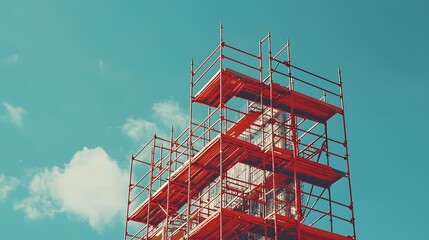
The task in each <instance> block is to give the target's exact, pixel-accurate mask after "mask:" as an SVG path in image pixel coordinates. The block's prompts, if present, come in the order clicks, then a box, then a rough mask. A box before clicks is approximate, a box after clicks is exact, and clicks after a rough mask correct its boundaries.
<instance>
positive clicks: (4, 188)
mask: <svg viewBox="0 0 429 240" xmlns="http://www.w3.org/2000/svg"><path fill="white" fill-rule="evenodd" d="M18 184H19V180H18V179H17V178H15V177H6V176H5V175H4V174H0V200H5V199H6V197H7V196H8V195H9V193H10V192H11V191H13V190H14V189H15V188H16V186H18Z"/></svg>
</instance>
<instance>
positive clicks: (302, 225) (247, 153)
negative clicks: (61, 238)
mask: <svg viewBox="0 0 429 240" xmlns="http://www.w3.org/2000/svg"><path fill="white" fill-rule="evenodd" d="M265 45H267V47H268V59H267V62H264V58H263V51H262V50H263V47H264V46H265ZM217 54H218V55H217ZM284 55H286V60H283V59H282V58H283V57H284ZM233 56H234V57H233ZM240 56H245V57H244V59H247V60H243V59H242V58H240ZM249 58H250V59H254V60H255V61H254V62H253V63H255V62H257V65H256V66H254V65H252V63H250V62H251V61H250V62H248V60H249ZM229 64H231V65H232V66H233V67H234V69H237V70H240V71H236V70H232V69H231V68H228V67H226V66H229ZM274 65H275V66H274ZM216 66H218V67H219V68H218V69H217V71H216V69H215V68H216ZM265 68H267V69H265ZM292 69H293V70H294V74H292ZM210 73H211V74H213V75H211V76H210V75H209V74H210ZM252 75H254V76H256V77H257V78H259V79H257V78H253V77H252ZM307 78H308V79H307ZM339 78H340V79H339V83H336V82H334V81H332V80H329V79H328V78H324V77H321V76H319V75H317V74H314V73H311V72H310V71H307V70H304V69H302V68H300V67H297V66H295V65H292V64H291V59H290V43H289V41H288V43H287V44H286V45H285V46H284V47H282V48H281V49H280V51H279V52H277V53H275V54H272V46H271V35H270V34H268V35H267V36H266V37H264V38H263V39H262V40H261V41H260V42H259V54H258V55H256V54H253V53H250V52H247V51H244V50H241V49H239V48H236V47H233V46H231V45H229V44H226V43H225V42H224V41H223V36H222V27H221V31H220V42H219V45H218V46H217V47H216V48H215V50H214V51H213V52H212V53H211V54H210V55H209V56H208V57H207V58H206V59H205V60H204V61H203V62H202V64H201V65H199V66H198V67H196V68H194V63H193V61H192V62H191V78H190V106H189V109H190V119H189V127H188V128H187V129H185V131H184V132H183V133H182V134H179V136H177V137H176V138H174V132H173V129H172V131H171V136H170V139H169V140H166V139H163V138H161V137H158V136H155V137H154V139H152V140H151V141H150V142H149V143H148V144H146V145H145V146H144V147H143V148H142V149H141V150H140V151H139V152H138V153H137V154H136V155H135V156H133V157H132V159H131V165H130V183H129V191H128V207H127V212H126V213H127V219H126V224H125V228H126V230H125V234H124V239H125V240H131V239H147V240H149V239H151V240H161V239H174V240H176V239H177V240H178V239H298V240H315V239H322V240H328V239H334V240H350V239H356V232H355V225H354V222H355V220H354V206H353V201H352V193H351V179H350V165H349V162H348V161H349V157H348V146H347V134H346V124H345V115H344V99H343V91H342V79H341V74H340V73H339ZM275 81H276V82H275ZM283 82H287V83H288V85H287V86H284V85H282V84H281V83H283ZM195 89H197V90H199V91H198V93H196V94H194V90H195ZM320 90H321V95H322V97H321V98H320V97H316V96H314V95H312V94H313V93H314V92H316V91H320ZM307 91H308V93H311V94H307ZM327 95H329V98H327ZM327 99H329V100H330V101H327ZM240 104H241V105H243V104H244V105H245V107H246V110H245V111H243V109H242V108H240V107H237V106H238V105H240ZM196 105H198V106H196ZM201 107H206V108H207V111H205V112H207V115H206V116H205V117H204V119H203V120H202V121H199V122H197V121H195V119H194V118H195V117H194V116H193V114H194V112H197V111H198V110H200V109H201ZM199 114H204V112H199ZM199 118H201V116H199ZM332 119H333V120H332ZM338 119H340V120H341V121H342V124H341V125H340V126H338V122H339V121H338ZM331 122H332V123H331ZM328 123H329V126H328ZM331 129H332V131H331ZM328 132H329V137H328ZM338 132H339V133H338ZM344 183H345V184H344ZM345 188H347V189H345ZM347 191H348V194H344V192H347ZM334 193H335V194H334ZM333 196H335V199H334V197H333ZM337 225H338V226H339V227H336V226H337ZM334 226H335V227H334ZM136 229H137V230H136Z"/></svg>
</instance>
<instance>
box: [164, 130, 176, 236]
mask: <svg viewBox="0 0 429 240" xmlns="http://www.w3.org/2000/svg"><path fill="white" fill-rule="evenodd" d="M173 136H174V128H173V126H171V133H170V150H169V154H168V155H169V156H168V176H167V214H166V218H165V233H164V239H168V238H169V232H168V227H169V224H170V194H171V191H170V185H171V165H172V161H173V146H174V139H173ZM165 236H166V237H165Z"/></svg>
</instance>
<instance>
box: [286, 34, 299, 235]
mask: <svg viewBox="0 0 429 240" xmlns="http://www.w3.org/2000/svg"><path fill="white" fill-rule="evenodd" d="M290 47H291V44H290V41H289V39H288V41H287V58H288V60H287V61H288V76H289V89H290V90H291V91H294V90H295V83H294V78H293V77H292V68H291V56H290V55H291V48H290ZM290 103H291V104H290V119H291V128H292V144H293V151H292V153H293V159H292V164H293V181H294V190H295V211H296V220H297V221H296V223H297V226H296V227H297V237H298V240H301V230H300V227H301V220H302V206H301V182H300V181H299V179H298V176H297V173H296V171H297V168H296V161H297V160H298V156H299V144H298V129H297V128H298V126H297V122H296V116H295V109H294V100H293V95H291V97H290Z"/></svg>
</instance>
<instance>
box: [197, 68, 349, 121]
mask: <svg viewBox="0 0 429 240" xmlns="http://www.w3.org/2000/svg"><path fill="white" fill-rule="evenodd" d="M221 77H222V102H223V103H227V102H228V101H229V100H230V99H232V98H233V97H239V98H242V99H246V100H249V101H254V102H261V97H262V103H263V104H264V105H267V106H269V105H270V85H267V84H264V83H261V82H260V81H259V80H257V79H254V78H252V77H249V76H246V75H244V74H241V73H239V72H236V71H234V70H231V69H228V68H226V69H222V70H219V71H218V72H217V73H216V74H215V75H214V76H213V77H212V79H210V81H209V82H208V83H207V84H206V85H205V86H204V87H203V88H202V89H201V90H200V91H199V92H198V93H197V95H196V96H195V99H194V101H195V102H198V103H202V104H206V105H209V106H212V107H218V106H219V102H220V79H221ZM272 90H273V91H272V92H273V107H274V108H276V109H278V110H280V111H284V112H291V111H292V110H293V112H294V114H295V115H297V116H299V117H302V118H305V119H310V120H313V121H317V122H322V123H323V122H326V121H327V120H328V119H329V118H331V117H332V116H334V115H335V114H336V113H342V112H343V111H342V109H341V108H339V107H336V106H334V105H332V104H329V103H326V102H323V101H321V100H318V99H315V98H312V97H310V96H307V95H305V94H302V93H300V92H297V91H294V90H290V89H289V88H287V87H284V86H282V85H280V84H277V83H274V84H273V89H272Z"/></svg>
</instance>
